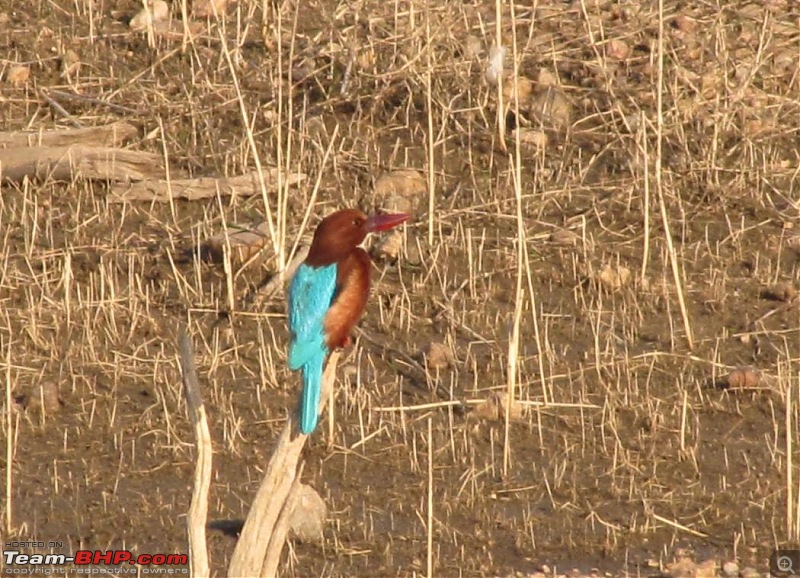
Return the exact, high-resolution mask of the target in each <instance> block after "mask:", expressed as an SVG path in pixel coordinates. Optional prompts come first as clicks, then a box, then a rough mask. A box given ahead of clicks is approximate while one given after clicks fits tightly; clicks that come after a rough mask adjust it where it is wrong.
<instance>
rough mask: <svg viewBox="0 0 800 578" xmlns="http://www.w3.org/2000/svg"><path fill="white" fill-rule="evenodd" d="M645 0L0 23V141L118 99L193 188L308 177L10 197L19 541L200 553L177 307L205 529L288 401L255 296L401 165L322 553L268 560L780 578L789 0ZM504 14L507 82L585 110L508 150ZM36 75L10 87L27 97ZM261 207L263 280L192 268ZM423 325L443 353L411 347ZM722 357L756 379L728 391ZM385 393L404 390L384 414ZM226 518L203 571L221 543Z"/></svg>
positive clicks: (403, 568) (310, 477) (340, 567)
mask: <svg viewBox="0 0 800 578" xmlns="http://www.w3.org/2000/svg"><path fill="white" fill-rule="evenodd" d="M638 4H639V3H612V2H606V1H603V0H598V1H594V2H588V1H585V2H575V3H563V2H557V3H551V2H539V3H537V4H536V5H535V8H533V9H531V7H530V6H525V5H515V6H513V9H512V7H511V6H509V5H507V4H502V5H500V6H499V13H500V14H501V17H502V18H501V20H500V21H499V23H498V21H497V14H496V11H495V6H494V5H486V6H484V5H480V4H478V5H470V4H465V3H456V2H447V1H442V2H432V3H423V2H415V1H414V0H410V1H408V2H396V3H382V2H377V1H371V2H362V3H356V4H352V3H350V4H345V3H340V4H337V3H335V2H319V1H316V0H315V1H311V2H302V3H300V2H298V3H297V4H292V3H290V2H286V3H282V4H275V3H267V2H263V3H256V2H253V1H249V0H240V1H239V2H238V3H236V4H235V5H233V6H231V7H229V8H228V11H227V13H226V17H225V19H224V21H222V22H220V23H219V24H218V25H217V24H214V25H212V26H211V28H209V29H208V31H206V32H199V33H198V32H194V33H193V34H192V35H187V36H185V37H182V36H181V35H178V36H177V37H176V38H173V39H169V38H164V37H159V36H156V37H155V38H153V39H151V40H153V43H154V47H153V48H149V47H148V38H147V35H146V34H134V33H131V32H129V31H128V29H127V28H126V27H125V25H124V23H123V22H122V20H123V19H124V18H126V17H130V16H131V15H133V14H134V13H135V12H136V11H137V10H138V8H139V7H140V6H141V4H140V3H138V2H134V1H132V0H131V1H124V2H119V3H115V4H114V5H113V6H112V5H110V4H107V3H106V4H103V3H100V4H97V3H90V2H83V1H82V0H78V1H75V2H65V1H62V0H55V1H52V2H47V3H36V4H32V5H31V6H30V7H28V8H26V9H25V10H23V9H15V10H9V9H6V10H7V12H6V14H7V15H8V17H9V18H8V20H6V21H5V23H2V24H0V39H2V41H3V44H4V45H6V46H8V47H9V48H8V50H7V51H6V54H5V59H4V60H0V76H1V77H2V82H1V83H0V100H1V101H2V106H1V107H0V119H2V125H0V127H1V128H2V129H3V130H18V129H21V128H31V129H36V130H38V129H49V128H52V127H53V126H54V125H55V124H59V125H68V124H74V121H79V122H80V124H82V125H84V126H91V125H96V124H101V123H104V122H109V121H115V120H120V119H126V120H131V121H134V122H137V123H139V124H140V125H141V127H142V134H143V135H144V137H143V138H142V139H141V142H140V143H139V145H138V148H140V149H142V150H147V151H151V152H156V153H159V154H161V155H163V156H164V157H165V159H167V160H168V161H169V163H170V165H171V166H172V167H178V168H180V169H182V170H185V171H187V172H189V173H190V174H194V175H215V176H216V175H227V176H233V175H237V174H241V173H245V172H249V171H252V170H254V169H258V168H260V167H263V168H264V169H266V168H267V167H279V168H281V169H282V170H283V171H284V174H285V175H289V174H292V173H296V172H303V173H306V174H308V175H310V176H311V178H309V179H307V180H306V181H305V182H304V183H302V184H301V186H300V187H299V188H293V189H290V188H289V187H288V180H287V181H282V184H281V186H280V187H279V190H280V192H279V193H277V194H275V193H272V192H268V191H267V190H266V189H265V190H264V192H263V194H262V195H261V196H259V197H256V198H251V199H242V198H217V199H213V200H208V201H202V202H193V203H185V202H174V203H172V204H170V205H164V206H162V205H149V204H144V203H141V204H140V203H131V204H123V205H115V204H110V203H108V202H106V185H104V184H100V183H92V182H86V181H78V182H74V183H55V182H38V183H29V182H25V183H24V184H22V185H18V186H16V185H8V184H6V185H4V186H3V189H2V194H0V308H1V309H0V310H1V311H2V315H1V316H0V360H2V361H0V372H1V373H0V374H2V375H3V376H4V378H5V379H4V381H5V387H6V392H5V396H4V399H5V401H4V402H3V412H2V417H3V428H2V432H3V433H2V439H3V443H4V444H5V447H6V449H7V451H6V452H3V455H4V457H3V464H4V469H5V472H6V474H5V476H4V479H6V480H7V482H6V483H7V492H6V495H5V496H4V504H3V512H4V520H5V521H4V525H5V528H4V532H3V535H4V536H5V537H6V539H9V538H22V539H34V538H36V539H43V540H63V541H65V542H66V543H67V544H68V547H69V549H71V550H75V549H77V548H79V547H85V548H99V549H105V548H112V547H123V546H124V547H128V548H132V549H135V550H139V551H141V552H144V551H148V550H149V551H150V552H154V551H166V552H185V551H186V549H187V538H186V533H185V523H184V522H185V518H184V516H185V513H186V511H187V509H188V506H189V501H190V490H189V488H190V482H191V479H192V471H193V460H194V455H193V449H192V447H193V446H192V440H193V437H192V428H191V424H190V421H189V419H188V417H187V415H186V408H185V404H184V402H183V400H182V397H181V385H180V375H179V371H178V352H177V350H176V346H175V343H176V342H177V339H176V336H177V328H178V327H179V325H180V324H181V323H182V322H188V324H189V327H190V331H191V333H192V334H193V336H194V342H195V348H196V352H195V353H196V361H197V365H198V374H199V377H200V380H201V382H202V383H203V385H204V388H205V391H204V398H205V402H206V404H207V408H208V411H209V416H208V417H209V421H210V425H211V434H212V439H213V442H214V449H215V456H214V460H215V461H214V466H215V474H214V478H213V483H212V487H211V502H210V505H209V509H210V515H211V517H212V518H215V517H216V518H240V517H243V515H244V513H245V512H246V511H247V508H248V504H249V502H250V500H251V499H252V496H253V494H254V493H255V491H256V488H257V487H258V484H259V482H260V479H261V477H262V475H263V467H264V465H265V464H266V462H267V460H268V457H269V454H270V446H271V443H272V440H274V439H275V436H276V435H277V432H279V431H280V429H281V427H282V424H283V421H284V419H285V416H286V413H287V411H290V409H291V408H292V407H293V405H294V403H295V400H296V395H297V393H296V392H297V388H298V381H297V379H296V377H295V376H292V375H291V374H290V373H289V371H288V370H287V369H286V367H285V343H286V328H285V325H286V324H285V319H284V303H283V297H282V296H281V295H275V296H274V297H271V298H270V299H268V300H266V302H264V303H260V304H259V305H258V306H254V303H256V302H257V300H253V299H252V297H253V293H254V292H255V291H256V290H257V288H258V286H259V284H261V283H262V282H263V281H264V279H263V278H264V277H265V275H266V276H269V275H271V274H273V273H274V272H276V271H278V270H280V269H281V268H282V266H283V264H285V263H288V262H289V261H290V260H291V257H292V254H293V253H294V251H295V250H296V249H297V245H296V243H295V241H296V240H297V239H298V238H300V237H305V238H307V237H308V234H309V231H310V230H311V229H313V226H314V225H315V224H316V222H317V219H318V218H319V216H320V215H323V214H325V213H328V212H330V211H331V210H333V209H334V208H338V207H342V206H353V205H359V206H362V207H365V208H372V206H373V205H374V199H373V196H372V184H373V182H374V179H375V178H377V176H379V175H380V174H381V173H382V172H384V171H386V170H390V169H395V168H405V167H415V168H420V169H423V170H425V171H427V172H426V175H427V180H428V183H429V187H430V189H431V190H430V197H429V198H428V199H425V201H424V202H423V203H422V205H423V206H422V207H421V208H420V212H419V213H418V219H417V222H416V223H415V224H413V225H411V226H409V227H408V228H407V231H406V236H405V239H404V247H403V253H402V256H401V258H400V259H399V260H397V261H396V262H393V261H391V260H388V261H381V262H379V263H378V264H377V268H376V269H375V270H374V277H375V283H374V291H373V297H372V300H371V304H370V307H369V310H368V313H367V315H366V318H365V320H364V322H363V323H362V327H363V328H364V331H365V333H366V336H367V337H368V339H358V340H357V344H356V346H355V347H354V348H352V349H351V350H350V351H348V352H347V355H346V356H345V357H344V359H343V367H341V368H340V373H339V375H340V383H339V389H338V392H337V398H336V404H335V411H336V421H335V430H334V435H333V436H332V437H327V436H323V434H322V433H320V434H319V435H318V436H317V438H316V443H313V442H312V445H311V447H310V448H309V450H308V453H307V462H306V465H305V469H304V481H305V482H307V483H310V484H311V485H313V486H314V487H316V488H317V489H318V490H319V491H320V493H321V494H322V495H323V496H325V497H326V499H327V501H328V504H329V506H330V510H331V512H332V520H331V525H330V531H329V533H328V536H327V537H328V542H327V544H326V546H325V548H324V549H320V548H318V547H316V546H312V545H303V544H295V545H294V546H293V548H292V549H291V551H290V553H289V556H288V558H287V562H286V564H287V565H286V575H292V576H294V575H297V576H308V575H322V574H326V575H343V576H348V575H359V574H363V575H367V574H369V575H410V574H412V573H415V572H416V573H417V574H423V573H427V574H430V573H431V570H430V568H432V572H433V573H434V574H438V575H456V574H458V573H459V572H463V574H466V575H478V574H481V573H483V574H487V575H488V574H493V573H504V572H509V571H522V572H529V571H531V570H532V569H534V568H536V567H537V566H538V565H539V564H542V563H545V562H547V563H551V564H552V563H553V562H556V563H558V564H559V566H560V567H561V566H563V565H567V566H572V565H576V566H581V567H590V566H592V565H600V566H603V567H605V568H607V569H609V570H611V571H612V572H613V573H614V574H622V573H625V572H629V573H631V574H634V575H635V574H637V573H652V570H649V569H648V568H649V566H648V565H647V561H648V560H650V561H652V560H656V561H660V560H667V559H669V558H670V557H671V556H672V552H673V549H674V548H675V547H676V546H689V547H691V548H693V549H695V551H696V552H697V555H698V556H719V557H728V558H733V557H737V558H739V559H741V560H742V561H743V562H744V563H745V564H747V565H753V566H755V567H757V568H760V569H764V568H765V566H766V561H767V557H768V555H769V552H770V550H771V549H772V548H774V547H775V546H776V545H779V544H783V545H785V544H792V543H797V541H798V539H800V515H799V514H798V511H797V508H796V504H795V503H794V502H795V500H797V499H798V496H800V490H798V488H797V487H793V486H794V485H795V484H796V483H797V480H798V479H800V476H798V473H797V471H796V466H797V463H798V454H797V448H798V443H797V434H798V430H797V428H798V424H799V423H800V420H799V419H798V416H797V400H798V394H797V391H796V390H795V391H791V388H793V387H795V388H796V384H797V383H798V380H797V375H798V361H800V360H799V357H800V353H798V352H799V351H800V349H799V348H798V346H799V345H800V339H799V338H798V334H799V333H800V324H799V323H798V309H797V301H796V298H795V297H794V293H792V291H788V292H782V291H777V292H776V291H775V290H774V288H775V287H776V286H779V285H780V286H783V287H790V288H796V287H797V284H798V266H797V265H798V256H799V255H800V236H798V232H797V229H796V221H797V216H798V202H799V201H798V192H797V190H798V186H797V183H798V180H797V175H798V169H797V167H798V152H797V151H798V150H799V149H798V137H797V128H796V127H797V119H798V118H800V102H798V100H797V93H798V82H800V81H799V79H798V58H797V54H798V52H797V38H798V12H797V8H796V7H795V6H794V5H790V4H789V3H787V2H784V1H780V0H775V1H771V2H766V3H741V2H737V3H735V5H732V6H726V7H724V8H717V7H715V6H714V5H712V4H702V5H697V6H696V7H693V8H683V6H684V4H683V3H680V4H679V3H676V2H666V3H665V4H664V7H663V18H659V12H658V7H657V6H650V5H646V6H644V7H639V5H638ZM644 4H647V3H644ZM173 9H174V10H177V5H175V6H173ZM0 21H2V19H1V18H0ZM188 30H189V29H188V28H187V32H188ZM660 33H661V36H660ZM498 34H499V36H500V37H501V43H502V44H503V45H504V46H507V47H508V52H507V56H506V65H507V69H508V70H514V71H515V73H514V74H515V77H516V78H519V77H525V78H529V79H532V80H534V81H541V80H542V78H544V77H543V76H542V73H541V72H540V70H542V69H544V70H545V71H546V76H547V77H548V78H552V79H554V81H555V82H556V85H557V87H558V90H559V91H562V92H563V95H565V96H566V98H567V99H568V101H569V103H570V105H571V119H570V122H569V123H568V126H562V127H545V128H544V131H545V133H546V135H547V138H548V141H547V142H548V144H547V145H546V146H545V147H543V148H536V147H534V146H532V145H530V144H527V143H526V142H522V138H521V133H520V132H516V131H514V130H513V129H514V125H513V124H508V126H506V125H504V128H508V129H509V130H508V131H507V132H506V135H505V140H503V141H502V142H501V141H500V140H499V136H498V134H499V132H500V131H499V130H498V121H497V118H496V111H497V100H498V96H497V95H498V91H499V92H500V93H502V88H501V89H497V88H495V87H491V86H487V84H486V82H485V80H484V68H485V63H486V58H487V55H488V52H489V49H490V47H491V46H492V44H497V35H498ZM659 38H662V39H663V42H660V41H659ZM69 50H72V51H74V52H75V53H77V55H78V56H79V58H80V62H81V66H80V68H79V69H78V70H77V71H76V70H75V68H74V61H73V60H72V59H66V58H65V57H64V55H66V54H67V52H68V51H69ZM67 61H69V63H70V65H71V66H72V68H70V71H69V72H68V73H67V69H65V68H64V67H63V66H62V64H63V62H67ZM19 65H23V66H27V67H29V69H30V78H29V79H28V80H27V81H16V82H12V81H13V80H14V79H15V78H20V77H19V76H17V75H18V73H16V72H15V73H14V74H13V75H12V74H11V72H12V71H13V70H16V68H18V67H19ZM506 82H511V83H512V86H513V82H514V81H513V80H511V79H506ZM533 85H534V87H536V86H537V85H536V82H534V83H533ZM41 88H45V89H47V90H48V93H47V94H48V98H49V99H51V100H54V101H56V102H57V103H58V104H59V105H60V109H63V110H60V111H59V109H57V108H55V107H53V105H52V103H50V104H48V101H47V100H46V99H43V98H41V97H40V93H39V92H38V89H41ZM512 92H513V93H514V97H513V98H512V99H511V101H510V102H508V103H506V106H507V107H508V110H509V111H510V112H509V114H510V115H512V116H513V118H516V119H518V123H519V124H523V123H529V124H528V126H529V127H533V128H538V127H537V120H536V114H534V113H535V112H536V110H535V109H536V108H537V106H538V105H536V104H531V103H535V102H541V98H540V99H539V101H537V98H538V97H537V96H536V95H534V96H532V97H527V96H526V95H524V94H521V92H520V91H519V90H514V91H512ZM60 93H79V94H80V95H82V96H83V97H86V98H85V99H68V98H65V97H64V96H63V95H61V96H59V94H60ZM64 113H67V114H68V115H69V118H64V117H63V114H64ZM501 118H506V117H501ZM317 179H319V180H318V181H317ZM315 181H316V184H315ZM429 203H430V204H429ZM429 206H430V207H431V208H432V209H433V212H432V213H431V212H430V211H429ZM264 218H266V219H267V221H268V223H269V226H268V230H269V234H270V243H268V244H267V249H266V250H265V257H266V258H265V259H264V260H263V265H262V267H263V268H260V269H259V268H258V267H257V266H255V265H254V266H252V267H250V268H249V269H247V270H246V271H245V272H244V273H240V274H234V271H233V268H232V267H231V266H230V265H231V264H230V263H227V264H226V266H225V267H223V266H219V267H217V266H213V265H208V264H205V263H200V262H191V261H190V262H184V261H181V260H180V259H178V256H179V255H181V254H182V250H183V249H186V248H187V247H188V248H191V247H192V246H195V245H196V244H197V243H198V242H199V241H200V240H202V239H206V238H210V237H212V236H214V235H216V234H218V233H220V232H221V231H223V230H226V229H227V228H228V227H231V226H232V225H234V224H236V223H246V222H251V221H253V220H258V219H264ZM564 230H567V231H569V232H572V233H574V235H569V234H567V233H565V232H564ZM632 272H633V273H632ZM767 295H770V296H775V295H777V296H778V297H780V296H784V297H785V298H786V299H787V303H788V305H787V303H782V302H780V301H775V300H770V299H767V298H765V296H767ZM429 341H437V342H442V343H446V344H448V345H450V346H451V347H452V348H453V350H454V352H455V361H454V363H452V364H451V365H449V366H446V367H439V368H432V367H428V366H427V365H426V361H425V359H424V358H422V357H419V356H418V355H417V352H418V351H419V350H420V349H421V348H422V347H423V346H424V345H425V344H426V343H427V342H429ZM689 344H691V346H692V347H691V349H690V348H689ZM742 365H752V366H755V367H757V368H758V369H759V370H760V371H761V382H760V387H759V388H757V389H746V390H741V391H739V390H737V391H727V390H723V389H721V388H719V387H718V386H717V384H718V383H719V382H721V381H723V380H724V378H725V375H726V374H727V373H728V372H729V371H730V370H732V369H734V368H736V367H738V366H742ZM53 384H55V386H54V385H53ZM54 387H55V390H56V392H57V395H56V398H55V402H53V400H52V399H51V398H52V396H53V390H54ZM503 391H505V392H506V393H510V394H511V395H510V396H508V397H507V398H506V399H510V398H516V399H518V400H522V401H525V402H543V401H547V402H549V403H548V404H545V405H536V404H527V405H526V406H525V408H526V410H527V411H525V412H523V413H522V416H521V417H519V418H518V419H511V418H512V415H511V413H510V412H509V418H508V419H507V420H506V423H505V424H503V423H502V416H501V419H500V420H496V421H485V420H481V419H478V418H476V417H475V416H474V415H471V412H470V411H469V409H468V407H469V406H466V405H464V406H462V405H458V404H452V403H442V402H450V401H452V400H467V399H475V398H487V397H489V396H490V395H491V394H493V393H497V392H503ZM790 391H791V395H790ZM48 399H49V402H48ZM790 401H791V403H789V402H790ZM426 404H431V405H426ZM570 404H572V405H570ZM397 406H415V408H409V409H408V410H400V411H397V410H394V411H379V410H380V409H381V408H383V407H394V408H395V409H396V407H397ZM429 424H430V426H431V427H430V430H429ZM325 429H326V427H325V424H323V427H322V428H321V431H322V430H325ZM787 448H789V449H790V451H789V452H788V453H787ZM429 496H432V500H433V502H432V503H431V499H430V498H429ZM209 539H210V541H211V552H210V554H211V556H210V557H211V565H212V570H213V571H215V572H221V571H222V570H223V569H224V568H225V567H227V561H228V557H229V556H230V554H231V552H232V550H233V542H232V540H231V539H230V538H227V537H225V536H222V535H220V534H211V535H210V537H209Z"/></svg>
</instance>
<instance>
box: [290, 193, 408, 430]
mask: <svg viewBox="0 0 800 578" xmlns="http://www.w3.org/2000/svg"><path fill="white" fill-rule="evenodd" d="M409 217H410V215H407V214H405V213H396V214H381V213H378V214H375V215H372V216H370V217H368V216H367V215H366V214H364V213H363V212H361V211H359V210H357V209H344V210H341V211H337V212H335V213H332V214H330V215H328V216H327V217H325V218H324V219H323V220H322V221H321V222H320V224H319V225H318V226H317V230H316V231H315V232H314V240H313V241H312V242H311V248H310V249H309V251H308V256H307V257H306V259H305V261H303V263H302V264H301V265H300V267H298V269H297V272H296V273H295V275H294V278H293V279H292V283H291V286H290V288H289V331H290V333H291V341H290V344H289V368H290V369H291V370H293V371H296V370H298V369H299V370H301V372H302V374H303V395H302V401H301V404H300V431H301V432H303V433H304V434H306V435H308V434H310V433H311V432H313V431H314V429H315V428H316V427H317V418H318V416H319V398H320V391H321V388H322V370H323V367H324V366H325V360H326V359H327V356H328V354H329V353H330V352H331V351H333V350H334V349H336V348H337V347H347V346H349V345H350V343H351V339H350V332H351V331H352V330H353V327H354V326H355V324H356V323H357V322H358V320H359V318H360V317H361V314H362V313H363V312H364V308H365V307H366V305H367V297H368V296H369V284H370V282H369V276H370V266H371V261H370V258H369V255H368V254H367V252H366V251H364V249H362V248H361V247H360V246H359V245H361V243H362V242H363V241H364V238H365V237H366V236H367V234H369V233H372V232H378V231H386V230H388V229H392V228H394V227H397V226H398V225H400V224H402V223H403V222H405V221H406V220H408V219H409Z"/></svg>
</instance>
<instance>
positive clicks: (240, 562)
mask: <svg viewBox="0 0 800 578" xmlns="http://www.w3.org/2000/svg"><path fill="white" fill-rule="evenodd" d="M339 355H340V353H339V352H338V351H334V352H333V353H332V354H331V356H330V357H329V358H328V363H327V365H326V366H325V373H324V375H323V376H322V392H321V395H320V407H319V411H321V410H322V409H324V405H325V404H326V403H327V401H328V398H329V397H330V392H331V391H332V390H333V383H334V381H335V379H336V366H337V364H338V363H339ZM295 422H296V419H295V415H294V413H292V414H290V415H289V418H288V419H287V420H286V426H285V427H284V428H283V432H282V433H281V435H280V438H278V444H277V446H276V447H275V452H274V453H273V454H272V458H270V460H269V465H268V466H267V473H266V474H265V476H264V480H263V481H262V482H261V487H260V488H259V489H258V493H257V494H256V497H255V499H254V500H253V505H252V506H251V507H250V513H249V514H248V515H247V520H246V521H245V523H244V528H242V533H241V535H240V536H239V541H238V542H237V544H236V549H235V550H234V552H233V556H232V557H231V564H230V566H229V567H228V576H229V577H231V578H238V577H242V578H253V577H255V576H264V577H267V576H274V574H275V569H276V568H277V565H278V561H279V559H280V553H281V551H282V550H283V543H284V542H285V539H286V527H285V523H282V522H280V520H281V519H282V518H283V519H285V517H286V516H287V515H288V514H290V513H291V512H289V510H288V508H289V507H290V506H291V501H290V498H291V495H292V491H293V489H296V487H297V486H298V484H296V483H295V479H296V478H298V477H299V472H298V469H297V464H298V462H299V461H300V453H301V452H302V450H303V446H304V445H305V443H306V438H307V437H308V436H306V435H304V434H302V433H299V431H298V429H297V428H296V427H295ZM293 436H294V437H293ZM268 553H269V555H268Z"/></svg>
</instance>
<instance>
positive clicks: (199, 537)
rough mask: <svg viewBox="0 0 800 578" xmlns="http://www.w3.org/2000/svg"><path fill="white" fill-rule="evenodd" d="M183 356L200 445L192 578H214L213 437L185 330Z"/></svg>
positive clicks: (190, 519) (192, 510)
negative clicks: (210, 533) (209, 532)
mask: <svg viewBox="0 0 800 578" xmlns="http://www.w3.org/2000/svg"><path fill="white" fill-rule="evenodd" d="M179 342H180V352H181V357H180V359H181V375H182V378H183V393H184V395H185V396H186V405H187V407H188V409H189V416H190V417H191V420H192V425H193V426H194V436H195V443H196V445H197V463H196V464H195V468H194V491H193V492H192V503H191V505H190V506H189V514H188V516H187V519H186V524H187V529H188V533H189V553H190V554H191V555H190V563H191V565H192V576H194V577H195V578H198V577H199V578H202V577H204V576H210V572H209V568H208V549H207V543H206V521H207V519H208V490H209V488H210V487H211V462H212V460H213V449H212V447H211V434H210V433H209V431H208V421H207V420H206V409H205V407H204V405H203V396H202V393H201V392H200V383H199V381H198V379H197V371H196V370H195V366H194V353H193V352H192V342H191V340H190V339H189V335H188V334H187V332H186V328H185V327H184V328H182V329H181V332H180V337H179Z"/></svg>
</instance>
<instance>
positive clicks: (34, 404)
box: [23, 380, 63, 415]
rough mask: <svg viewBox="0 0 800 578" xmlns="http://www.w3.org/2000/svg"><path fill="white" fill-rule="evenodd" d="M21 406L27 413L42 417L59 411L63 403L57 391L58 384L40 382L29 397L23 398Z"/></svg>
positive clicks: (47, 381)
mask: <svg viewBox="0 0 800 578" xmlns="http://www.w3.org/2000/svg"><path fill="white" fill-rule="evenodd" d="M23 405H24V406H25V408H26V409H27V410H29V411H32V412H37V413H42V414H44V415H47V414H53V413H56V412H58V411H60V410H61V407H62V405H63V402H62V400H61V395H60V394H59V391H58V384H57V383H56V382H55V381H50V380H46V381H42V382H41V383H40V384H39V385H38V387H35V388H34V389H33V391H32V392H31V393H30V395H27V396H25V397H24V400H23Z"/></svg>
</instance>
